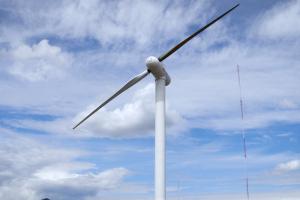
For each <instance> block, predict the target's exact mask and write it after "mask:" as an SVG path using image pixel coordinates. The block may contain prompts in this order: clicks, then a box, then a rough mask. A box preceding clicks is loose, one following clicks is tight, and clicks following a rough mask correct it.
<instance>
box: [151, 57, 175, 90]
mask: <svg viewBox="0 0 300 200" xmlns="http://www.w3.org/2000/svg"><path fill="white" fill-rule="evenodd" d="M146 66H147V69H148V71H149V72H150V73H151V74H152V75H153V76H154V77H155V79H165V81H166V85H169V84H170V83H171V78H170V76H169V74H168V73H167V71H166V70H165V68H164V67H163V64H162V63H161V62H160V61H159V60H158V58H156V57H154V56H150V57H148V58H147V59H146Z"/></svg>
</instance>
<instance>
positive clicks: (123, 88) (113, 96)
mask: <svg viewBox="0 0 300 200" xmlns="http://www.w3.org/2000/svg"><path fill="white" fill-rule="evenodd" d="M149 73H150V72H148V71H147V70H146V71H144V72H143V73H141V74H139V75H137V76H136V77H134V78H133V79H131V80H130V81H128V82H127V83H126V84H125V85H124V86H123V87H122V88H121V89H119V90H118V91H117V92H116V93H115V94H113V95H112V96H111V97H109V98H108V99H107V100H106V101H104V102H103V103H102V104H101V105H100V106H98V107H97V108H96V109H95V110H93V111H92V112H91V113H90V114H88V115H87V116H86V117H85V118H84V119H83V120H81V121H80V122H79V123H78V124H76V126H74V127H73V129H75V128H76V127H78V126H79V125H80V124H82V123H83V122H84V121H85V120H87V119H88V118H89V117H90V116H92V115H93V114H94V113H95V112H97V111H98V110H99V109H100V108H102V107H103V106H105V105H106V104H107V103H108V102H110V101H111V100H113V99H114V98H115V97H117V96H118V95H119V94H121V93H122V92H124V91H125V90H127V89H129V88H130V87H131V86H133V85H134V84H136V83H137V82H139V81H140V80H142V79H143V78H145V77H146V76H147V75H148V74H149Z"/></svg>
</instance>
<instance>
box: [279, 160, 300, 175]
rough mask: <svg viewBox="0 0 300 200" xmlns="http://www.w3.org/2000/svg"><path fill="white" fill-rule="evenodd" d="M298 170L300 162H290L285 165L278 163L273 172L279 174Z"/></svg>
mask: <svg viewBox="0 0 300 200" xmlns="http://www.w3.org/2000/svg"><path fill="white" fill-rule="evenodd" d="M299 169H300V160H291V161H288V162H285V163H280V164H279V165H278V166H277V167H276V168H275V171H277V172H279V173H284V172H290V171H295V170H299Z"/></svg>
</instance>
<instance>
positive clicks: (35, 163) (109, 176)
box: [0, 129, 129, 200]
mask: <svg viewBox="0 0 300 200" xmlns="http://www.w3.org/2000/svg"><path fill="white" fill-rule="evenodd" d="M0 131H1V138H2V139H1V141H0V198H1V199H6V200H17V199H28V200H35V199H41V198H44V197H51V198H50V199H63V200H67V199H71V198H72V197H73V196H74V194H76V195H77V198H76V199H86V198H87V197H91V196H95V195H97V193H98V192H100V191H103V190H107V189H114V188H116V187H119V185H120V184H122V182H123V179H124V177H126V176H127V175H128V174H129V171H128V170H127V169H125V168H123V167H119V168H111V169H107V170H105V171H99V169H97V168H95V165H94V164H92V163H89V162H79V161H75V160H76V159H78V158H80V157H81V156H83V155H86V154H87V152H81V151H77V150H74V149H63V148H57V147H54V146H50V145H46V144H42V143H40V142H37V141H35V140H33V139H28V138H26V137H24V136H18V135H15V133H12V132H9V131H6V130H5V129H0ZM92 169H93V170H94V172H90V170H92ZM83 186H84V187H83ZM15 191H18V192H17V193H16V192H15Z"/></svg>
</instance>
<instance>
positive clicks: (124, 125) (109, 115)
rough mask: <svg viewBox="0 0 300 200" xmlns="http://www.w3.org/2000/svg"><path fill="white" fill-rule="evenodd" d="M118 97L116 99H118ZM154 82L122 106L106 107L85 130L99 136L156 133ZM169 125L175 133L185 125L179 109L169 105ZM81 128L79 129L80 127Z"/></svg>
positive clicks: (140, 135)
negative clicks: (108, 108) (177, 110)
mask: <svg viewBox="0 0 300 200" xmlns="http://www.w3.org/2000/svg"><path fill="white" fill-rule="evenodd" d="M116 100H117V99H116ZM154 102H155V98H154V84H149V85H147V86H146V87H144V88H142V89H140V90H138V91H137V92H136V93H135V95H134V96H133V98H132V100H131V101H130V102H129V103H126V104H125V105H124V106H123V107H122V108H116V109H113V110H107V109H105V108H103V109H102V110H100V111H98V112H97V113H96V114H95V115H94V116H92V117H91V118H90V119H88V120H87V121H86V122H85V124H83V125H82V126H83V127H84V128H83V130H84V131H86V132H88V133H89V134H92V135H95V136H99V137H112V138H114V137H121V138H126V137H144V136H149V135H152V134H153V132H154V123H155V122H154V117H155V103H154ZM95 107H96V105H93V106H90V107H89V108H88V109H87V110H86V111H84V112H82V113H81V114H79V115H78V116H77V117H76V118H75V120H74V121H77V122H78V121H79V120H80V119H82V118H83V117H84V116H86V115H87V114H88V113H90V112H91V110H93V109H94V108H95ZM166 121H167V126H168V127H170V130H168V132H169V133H173V134H174V133H176V132H177V131H178V130H179V129H182V128H183V127H184V125H185V123H184V119H183V118H182V117H181V116H180V115H179V113H178V112H176V110H173V109H171V108H170V107H169V106H168V105H167V109H166ZM79 129H80V128H79Z"/></svg>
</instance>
